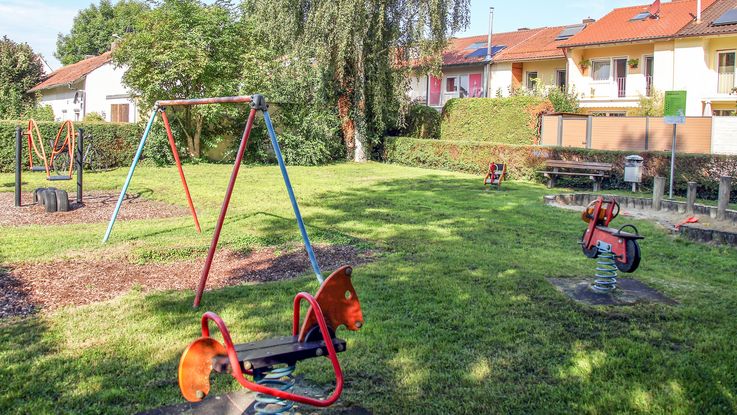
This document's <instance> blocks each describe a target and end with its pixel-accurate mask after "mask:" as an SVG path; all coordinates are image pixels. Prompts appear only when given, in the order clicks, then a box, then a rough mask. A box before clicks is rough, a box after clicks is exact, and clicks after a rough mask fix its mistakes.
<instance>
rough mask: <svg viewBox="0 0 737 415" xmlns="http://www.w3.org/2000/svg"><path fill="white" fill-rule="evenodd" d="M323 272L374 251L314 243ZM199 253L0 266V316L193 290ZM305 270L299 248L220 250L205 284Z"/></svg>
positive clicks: (362, 259) (304, 257) (270, 278)
mask: <svg viewBox="0 0 737 415" xmlns="http://www.w3.org/2000/svg"><path fill="white" fill-rule="evenodd" d="M314 248H315V254H316V256H317V258H318V260H319V261H320V264H321V266H322V267H323V269H325V270H333V269H336V268H338V267H340V266H343V265H353V266H356V265H360V264H363V263H366V262H369V261H371V259H372V257H373V253H372V252H370V251H360V250H358V249H357V248H355V247H352V246H341V245H338V246H327V245H318V246H315V247H314ZM204 257H205V255H202V256H201V257H200V258H197V259H194V260H186V261H177V262H172V263H149V264H144V265H140V264H134V263H131V262H130V261H128V260H126V259H121V258H111V259H94V260H80V259H72V260H64V261H54V262H48V263H42V264H22V265H17V266H13V265H8V266H6V269H0V290H1V291H0V292H1V293H2V294H1V295H2V297H0V319H3V318H8V317H12V316H24V315H28V314H31V313H33V312H34V311H37V310H38V309H43V310H54V309H56V308H60V307H63V306H70V305H82V304H89V303H93V302H97V301H104V300H108V299H111V298H114V297H117V296H119V295H122V294H125V293H126V292H128V291H130V290H131V289H132V288H136V289H141V290H142V291H144V292H148V291H157V290H194V289H195V287H196V286H197V282H198V281H199V277H200V272H201V271H202V267H203V264H204ZM309 269H310V263H309V258H308V257H307V253H306V251H305V250H304V248H301V247H300V248H293V249H284V248H280V249H277V248H267V249H262V250H259V251H254V252H251V253H249V254H242V253H238V252H233V251H227V250H223V251H220V252H218V254H217V255H216V256H215V261H214V262H213V266H212V269H211V272H210V277H209V279H208V281H207V288H208V289H213V288H222V287H226V286H233V285H239V284H244V283H257V282H266V281H277V280H285V279H290V278H294V277H297V276H299V275H302V274H304V273H305V272H307V271H308V270H309Z"/></svg>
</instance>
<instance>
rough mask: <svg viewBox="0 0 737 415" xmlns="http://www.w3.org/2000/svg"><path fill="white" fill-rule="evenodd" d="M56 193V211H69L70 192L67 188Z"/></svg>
mask: <svg viewBox="0 0 737 415" xmlns="http://www.w3.org/2000/svg"><path fill="white" fill-rule="evenodd" d="M54 193H55V194H56V211H57V212H69V194H68V193H67V192H66V190H57V191H56V192H54Z"/></svg>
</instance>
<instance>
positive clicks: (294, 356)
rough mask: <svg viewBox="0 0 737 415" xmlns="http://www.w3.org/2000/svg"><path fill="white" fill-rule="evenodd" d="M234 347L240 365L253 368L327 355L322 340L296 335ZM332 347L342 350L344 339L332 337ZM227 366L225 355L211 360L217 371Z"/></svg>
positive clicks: (343, 349) (344, 345)
mask: <svg viewBox="0 0 737 415" xmlns="http://www.w3.org/2000/svg"><path fill="white" fill-rule="evenodd" d="M234 347H235V350H236V353H237V354H238V361H239V362H241V367H242V368H244V369H246V368H248V369H255V370H259V369H266V368H268V367H271V366H274V365H279V364H284V363H286V364H293V363H295V362H298V361H300V360H306V359H310V358H313V357H317V356H327V355H328V349H327V347H326V346H325V343H324V342H323V341H315V342H303V343H300V342H299V341H298V338H297V336H283V337H274V338H271V339H266V340H262V341H258V342H251V343H241V344H236V345H235V346H234ZM333 347H335V351H336V352H338V353H340V352H343V351H345V349H346V341H345V340H342V339H338V338H334V339H333ZM318 350H320V351H319V352H318ZM246 362H247V364H246ZM228 366H230V363H229V361H228V358H227V357H226V356H219V357H216V358H215V359H214V361H213V368H215V370H216V371H218V372H223V371H227V369H228Z"/></svg>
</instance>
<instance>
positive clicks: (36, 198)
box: [33, 187, 46, 205]
mask: <svg viewBox="0 0 737 415" xmlns="http://www.w3.org/2000/svg"><path fill="white" fill-rule="evenodd" d="M45 191H46V188H44V187H39V188H38V189H36V190H34V191H33V203H37V204H39V205H43V198H42V195H43V192H45Z"/></svg>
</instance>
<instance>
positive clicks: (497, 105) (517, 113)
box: [440, 96, 553, 145]
mask: <svg viewBox="0 0 737 415" xmlns="http://www.w3.org/2000/svg"><path fill="white" fill-rule="evenodd" d="M549 112H553V104H551V103H550V101H548V100H547V99H545V98H539V97H528V96H514V97H509V98H474V99H458V98H455V99H451V100H449V101H448V102H447V103H446V104H445V107H444V108H443V115H442V121H441V124H440V139H441V140H459V141H487V142H493V143H500V144H517V145H525V144H536V143H537V137H538V136H539V134H538V131H539V122H540V115H541V114H543V113H549Z"/></svg>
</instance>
